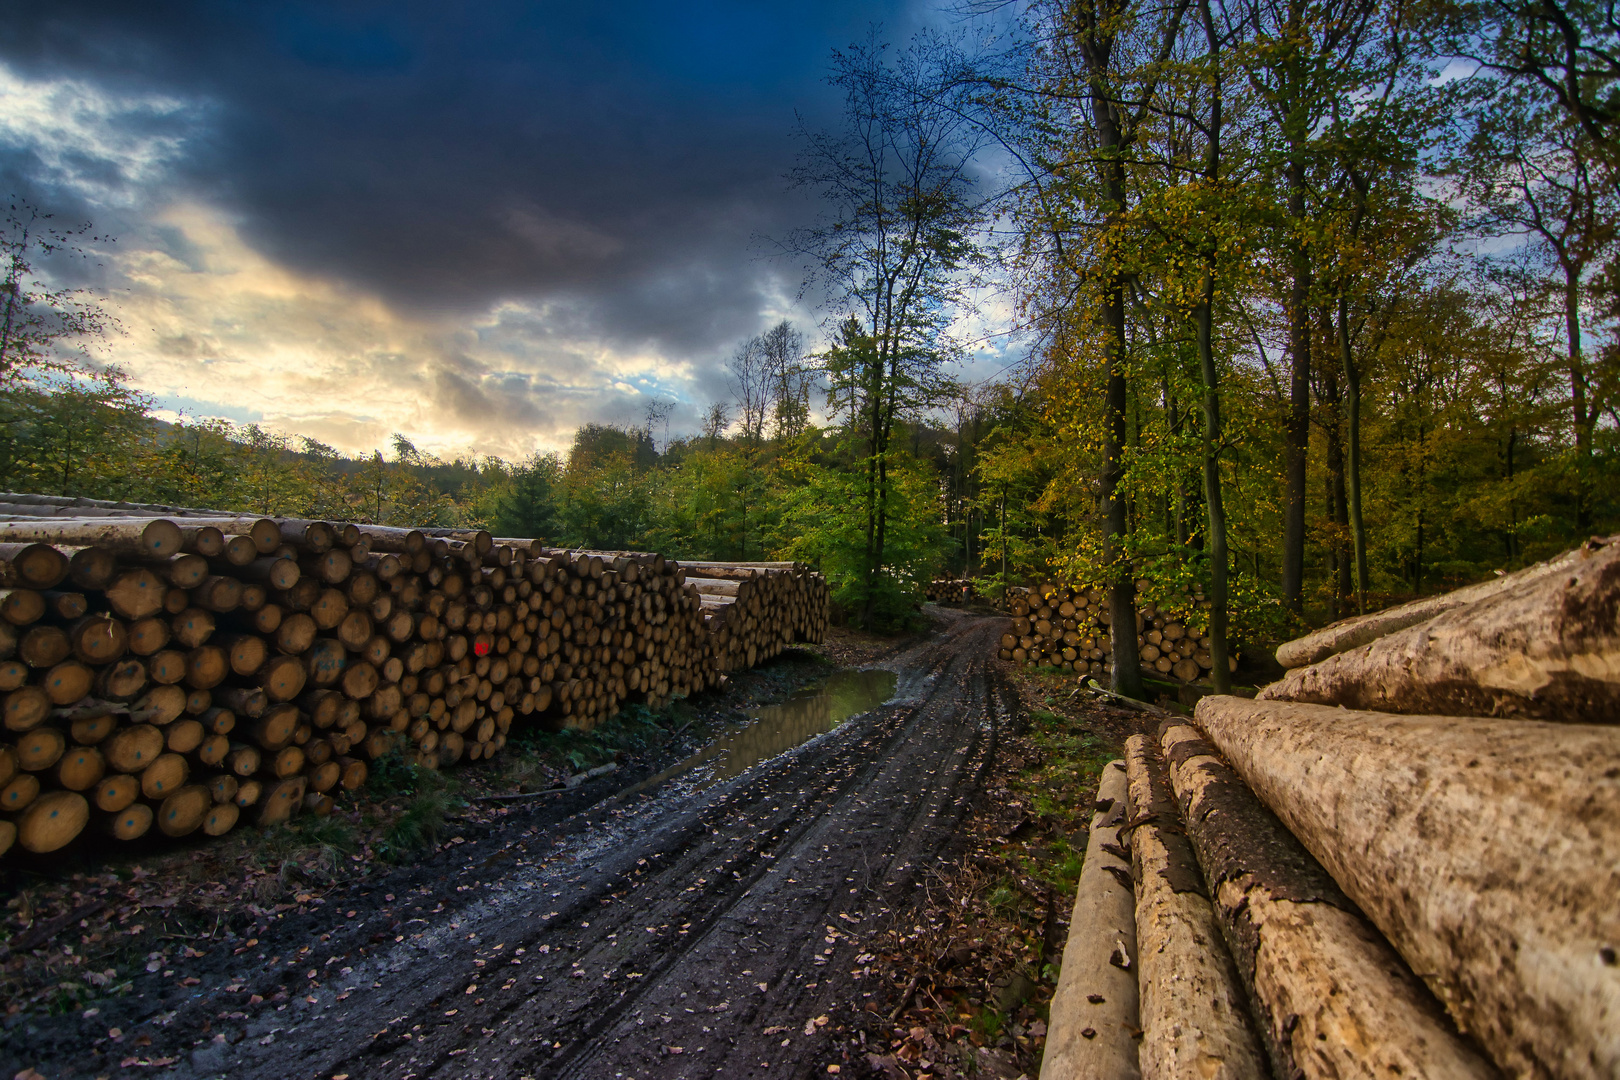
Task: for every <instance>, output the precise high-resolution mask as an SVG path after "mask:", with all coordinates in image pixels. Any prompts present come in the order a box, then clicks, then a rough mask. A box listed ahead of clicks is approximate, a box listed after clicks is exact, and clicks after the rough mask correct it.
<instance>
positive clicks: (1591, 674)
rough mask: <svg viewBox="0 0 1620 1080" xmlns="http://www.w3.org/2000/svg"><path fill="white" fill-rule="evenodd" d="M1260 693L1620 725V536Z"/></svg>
mask: <svg viewBox="0 0 1620 1080" xmlns="http://www.w3.org/2000/svg"><path fill="white" fill-rule="evenodd" d="M1554 562H1555V563H1556V564H1557V569H1556V571H1555V572H1541V573H1537V574H1533V575H1529V576H1526V577H1524V578H1522V579H1520V580H1519V581H1518V582H1517V583H1515V584H1513V585H1511V586H1509V587H1505V588H1501V589H1498V590H1496V591H1495V592H1493V593H1491V594H1489V595H1487V596H1485V597H1484V598H1483V599H1477V600H1475V601H1473V602H1472V603H1469V604H1466V605H1463V606H1459V607H1454V608H1452V609H1450V610H1449V611H1446V612H1444V613H1443V614H1440V615H1437V616H1435V617H1434V618H1431V619H1429V620H1427V621H1426V622H1422V623H1419V624H1418V625H1416V626H1412V627H1408V628H1407V629H1405V630H1401V631H1398V632H1396V633H1393V634H1388V635H1386V636H1384V637H1381V638H1379V639H1378V640H1376V641H1374V642H1372V643H1371V644H1368V645H1363V646H1361V647H1359V648H1357V649H1354V650H1352V651H1350V652H1343V653H1339V654H1337V655H1335V656H1332V657H1329V658H1328V659H1326V660H1324V661H1322V662H1321V663H1318V664H1315V665H1313V666H1311V667H1308V668H1297V669H1295V670H1293V671H1291V672H1289V673H1288V675H1287V676H1285V677H1284V678H1283V679H1282V680H1280V681H1279V682H1276V683H1273V684H1272V685H1271V686H1269V687H1266V688H1265V689H1264V690H1262V691H1261V693H1260V695H1259V696H1260V697H1261V698H1262V699H1264V700H1272V701H1299V702H1312V703H1315V704H1320V705H1343V706H1345V707H1346V708H1351V709H1377V710H1382V711H1385V712H1397V713H1437V714H1438V713H1443V714H1447V715H1452V716H1516V717H1527V718H1532V719H1538V720H1557V721H1563V722H1568V723H1620V614H1617V613H1620V539H1616V540H1609V541H1602V540H1593V541H1591V542H1589V543H1587V544H1586V545H1583V546H1582V547H1581V548H1579V549H1578V550H1577V551H1576V552H1574V553H1572V554H1571V555H1570V556H1569V557H1568V558H1567V559H1566V560H1562V561H1560V560H1554Z"/></svg>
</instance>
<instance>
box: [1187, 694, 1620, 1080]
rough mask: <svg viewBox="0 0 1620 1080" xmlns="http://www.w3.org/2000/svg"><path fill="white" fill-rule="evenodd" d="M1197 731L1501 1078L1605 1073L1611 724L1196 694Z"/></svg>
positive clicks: (1609, 1019) (1614, 799)
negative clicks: (1402, 712) (1399, 712)
mask: <svg viewBox="0 0 1620 1080" xmlns="http://www.w3.org/2000/svg"><path fill="white" fill-rule="evenodd" d="M1196 719H1197V723H1198V725H1199V727H1201V728H1202V729H1203V730H1204V732H1205V733H1206V734H1207V735H1208V736H1209V738H1210V739H1211V741H1213V742H1214V743H1215V745H1216V746H1217V747H1218V748H1219V749H1220V751H1221V753H1222V754H1223V755H1224V756H1225V757H1226V759H1227V760H1228V761H1229V762H1230V763H1231V764H1232V766H1233V768H1235V769H1236V771H1237V772H1238V774H1239V775H1240V776H1242V777H1243V779H1244V780H1245V781H1246V782H1247V783H1248V785H1249V787H1250V788H1252V789H1253V791H1254V792H1255V794H1257V795H1258V796H1259V797H1260V798H1261V800H1262V801H1263V802H1265V803H1266V805H1267V806H1269V807H1270V808H1271V810H1272V811H1273V812H1275V813H1276V815H1277V816H1278V817H1279V818H1280V819H1281V820H1282V822H1283V824H1284V825H1286V826H1287V827H1288V828H1289V830H1290V831H1291V832H1292V833H1293V834H1294V835H1295V836H1296V837H1298V838H1299V840H1300V841H1301V842H1302V843H1303V844H1304V845H1305V847H1306V848H1308V849H1309V850H1310V852H1311V854H1313V855H1315V856H1316V858H1317V859H1318V860H1320V862H1321V863H1322V865H1323V867H1325V868H1326V869H1327V871H1328V872H1329V873H1330V874H1332V876H1333V879H1334V880H1335V881H1336V882H1338V884H1339V885H1340V887H1342V888H1343V889H1344V891H1345V893H1346V894H1347V895H1348V896H1349V897H1350V898H1351V899H1352V900H1354V901H1355V902H1356V903H1357V904H1358V905H1359V906H1360V907H1361V909H1362V910H1363V911H1364V912H1365V913H1366V915H1367V917H1368V918H1369V919H1371V920H1372V922H1373V923H1374V924H1375V925H1376V926H1377V927H1378V928H1379V929H1380V930H1382V931H1383V932H1384V934H1385V936H1386V937H1388V939H1389V941H1390V942H1391V944H1393V945H1394V946H1395V948H1396V949H1397V950H1398V951H1399V952H1400V953H1401V955H1402V956H1403V957H1404V958H1405V959H1406V961H1407V963H1408V964H1410V965H1411V967H1412V969H1413V970H1414V971H1416V972H1417V973H1418V974H1419V975H1420V976H1421V977H1422V978H1423V979H1424V981H1425V982H1427V983H1428V984H1429V987H1430V989H1431V990H1433V991H1434V993H1435V995H1436V996H1437V997H1438V998H1439V999H1440V1000H1441V1002H1442V1003H1443V1004H1444V1005H1445V1006H1446V1009H1447V1011H1448V1012H1450V1013H1451V1015H1452V1017H1453V1018H1454V1019H1455V1020H1456V1021H1457V1024H1458V1026H1459V1027H1460V1028H1461V1029H1462V1030H1463V1031H1464V1032H1465V1033H1467V1034H1471V1035H1473V1036H1474V1037H1475V1038H1476V1039H1477V1040H1478V1041H1479V1042H1480V1044H1481V1045H1482V1046H1483V1047H1484V1048H1485V1050H1486V1051H1487V1053H1489V1054H1490V1056H1491V1057H1492V1058H1493V1059H1494V1060H1495V1061H1496V1063H1497V1064H1498V1065H1499V1066H1500V1067H1501V1068H1502V1069H1503V1071H1504V1072H1506V1073H1508V1074H1510V1075H1518V1076H1531V1077H1561V1078H1564V1077H1567V1078H1574V1077H1582V1078H1591V1080H1597V1078H1599V1077H1613V1076H1616V1075H1620V959H1617V957H1616V952H1615V950H1616V948H1617V947H1620V904H1617V903H1616V897H1620V857H1617V855H1616V853H1617V852H1620V728H1616V727H1607V726H1596V725H1572V724H1548V723H1537V722H1533V721H1522V720H1495V719H1485V718H1480V719H1470V720H1468V721H1466V722H1464V723H1459V722H1458V721H1457V720H1455V719H1453V718H1450V717H1435V716H1392V715H1388V714H1381V713H1367V712H1354V711H1350V710H1346V709H1336V708H1328V707H1325V706H1320V705H1300V704H1292V703H1284V702H1257V701H1249V700H1245V699H1243V698H1232V697H1207V698H1204V699H1203V700H1202V701H1200V702H1199V703H1198V708H1197V713H1196Z"/></svg>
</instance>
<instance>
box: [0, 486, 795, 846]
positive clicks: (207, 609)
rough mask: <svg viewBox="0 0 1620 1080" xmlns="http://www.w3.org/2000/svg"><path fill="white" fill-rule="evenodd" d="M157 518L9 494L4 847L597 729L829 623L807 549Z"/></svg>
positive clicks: (228, 823)
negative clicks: (709, 548) (534, 732)
mask: <svg viewBox="0 0 1620 1080" xmlns="http://www.w3.org/2000/svg"><path fill="white" fill-rule="evenodd" d="M8 500H9V501H8ZM161 510H162V514H161V516H160V515H159V514H158V513H157V512H156V508H151V507H145V506H133V505H129V504H116V503H114V504H108V503H92V502H90V501H89V500H65V499H58V500H52V499H48V498H46V497H41V496H0V694H3V698H0V716H3V725H4V731H3V732H0V855H3V854H4V853H5V852H6V851H7V850H8V849H10V848H11V847H12V845H13V844H14V843H15V844H17V845H19V846H20V847H21V848H23V849H25V850H27V851H31V852H35V853H40V854H43V853H48V852H52V851H57V850H60V849H61V848H63V847H65V846H66V845H67V844H69V843H70V842H71V841H73V839H74V838H75V837H77V836H78V835H80V833H81V832H83V831H84V830H85V829H86V828H87V827H94V828H97V829H99V830H101V831H104V832H106V833H108V834H110V835H112V836H114V837H117V838H119V839H124V840H131V839H134V838H136V837H139V836H142V835H144V834H146V833H148V832H149V831H152V830H154V829H155V830H157V831H160V832H162V833H164V834H166V835H169V836H184V835H187V834H190V833H194V832H198V831H201V832H205V833H208V834H211V835H219V834H222V833H225V832H228V831H229V830H230V829H232V828H233V827H235V826H236V824H237V823H238V821H239V820H244V819H245V820H251V821H252V822H254V823H256V824H260V825H269V824H276V823H280V822H283V821H286V820H287V819H288V818H290V817H291V816H292V815H294V814H296V813H299V812H301V811H308V812H313V813H318V814H319V813H329V812H330V810H331V808H332V803H333V795H334V794H336V793H338V792H339V791H341V790H348V791H357V790H358V789H360V788H361V786H362V785H363V784H364V783H365V780H366V778H367V775H368V770H369V763H370V762H372V761H375V760H376V759H377V758H379V757H382V756H384V755H387V754H390V753H395V752H399V753H404V754H406V755H407V756H408V757H409V758H410V759H411V760H412V761H414V762H415V763H416V764H418V765H420V766H423V767H426V768H431V769H437V768H441V767H444V766H449V765H454V764H456V763H457V762H461V761H465V760H471V761H476V760H480V759H484V758H489V757H492V756H494V755H495V754H498V753H499V752H500V751H501V749H502V748H503V747H504V746H505V744H506V739H507V736H508V733H509V732H510V731H511V729H512V726H513V724H514V723H520V722H529V723H540V724H544V725H547V726H549V727H553V728H561V727H572V728H582V729H589V728H591V727H593V726H595V725H596V724H597V723H599V722H601V721H602V720H603V719H605V718H607V717H609V716H612V715H613V714H614V713H615V712H617V710H618V709H619V708H620V707H621V706H622V705H623V704H624V703H626V702H628V701H645V702H647V703H648V704H649V705H651V706H653V707H655V708H657V707H661V706H662V705H663V704H665V703H666V702H667V701H668V700H670V699H671V698H673V697H679V696H684V695H687V694H691V693H694V692H697V691H699V690H702V689H704V688H706V687H709V686H713V685H717V684H718V683H719V682H721V681H722V680H723V679H724V673H725V672H728V671H736V670H740V669H742V668H746V667H748V666H750V665H752V664H755V663H758V662H760V661H762V660H764V659H766V658H768V657H770V656H774V655H776V653H778V652H780V651H781V649H782V648H783V647H784V646H785V645H787V644H790V643H792V642H794V641H819V640H820V638H821V635H822V633H823V632H824V630H825V627H826V623H827V614H826V608H827V588H826V582H825V580H824V579H823V578H822V577H821V575H819V574H816V573H812V572H811V571H809V570H808V569H807V568H805V567H803V566H802V565H798V564H791V563H784V564H774V563H773V564H726V563H706V564H703V566H702V568H701V570H700V571H699V572H700V573H702V574H703V575H704V576H703V577H701V578H693V579H690V580H689V571H688V570H687V569H686V568H685V567H683V566H682V565H680V564H679V563H677V562H675V561H674V560H670V559H666V558H664V557H663V556H662V555H657V554H649V553H641V552H597V551H582V550H562V549H556V548H550V547H546V546H545V545H544V544H543V543H542V542H541V541H539V540H530V539H507V538H500V539H498V538H495V537H492V536H491V535H490V534H489V533H487V532H484V531H481V530H449V529H405V528H394V527H388V526H378V525H367V524H357V523H346V522H328V521H312V520H304V519H292V518H268V517H257V516H252V515H231V514H223V513H220V512H217V511H209V510H200V509H192V508H181V507H165V508H161Z"/></svg>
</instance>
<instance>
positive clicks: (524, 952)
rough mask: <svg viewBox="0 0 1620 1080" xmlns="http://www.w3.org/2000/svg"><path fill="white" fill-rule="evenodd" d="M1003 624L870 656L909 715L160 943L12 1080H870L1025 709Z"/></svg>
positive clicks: (609, 780) (537, 816)
mask: <svg viewBox="0 0 1620 1080" xmlns="http://www.w3.org/2000/svg"><path fill="white" fill-rule="evenodd" d="M1001 626H1002V623H1001V620H998V619H991V618H977V617H970V616H962V615H960V614H950V615H947V616H946V622H945V624H944V625H943V626H941V628H940V630H939V632H938V633H936V634H934V635H931V636H928V637H925V638H922V639H917V640H913V641H912V642H909V643H907V644H906V645H905V646H904V647H903V648H902V649H900V650H899V651H897V652H895V653H894V654H892V655H890V656H887V657H883V658H881V659H880V660H879V661H878V663H877V665H876V666H879V667H882V668H885V669H888V670H890V671H894V672H896V673H897V674H898V683H897V686H896V688H895V697H894V700H893V701H891V702H890V703H889V704H886V705H882V706H880V707H878V708H876V709H873V710H871V711H869V712H866V713H863V714H861V715H859V716H856V717H854V718H851V719H847V720H845V721H843V722H841V723H837V724H836V725H834V726H831V728H830V730H826V731H824V732H823V733H821V734H819V735H815V736H814V737H811V738H809V739H808V741H805V742H802V743H800V744H799V745H797V746H796V747H795V748H793V749H791V750H788V751H786V752H784V753H780V754H778V755H777V756H775V757H771V758H769V760H765V761H763V762H762V763H760V764H757V765H753V766H751V767H745V768H744V769H743V770H742V771H741V772H739V773H737V774H736V775H729V776H728V775H725V773H726V769H725V768H724V763H723V761H722V762H721V763H720V766H719V767H718V768H716V767H700V768H695V769H691V770H689V771H686V772H682V773H680V774H679V775H675V776H673V777H671V778H670V779H667V780H665V781H664V782H662V783H660V784H658V785H656V786H652V787H648V788H645V789H642V790H633V789H632V790H628V791H627V790H626V785H625V782H624V781H625V778H624V777H622V776H612V775H609V776H604V777H601V778H598V779H596V780H592V781H589V782H587V783H586V784H583V785H581V786H580V787H579V788H577V789H575V790H572V791H570V792H568V793H566V794H564V795H559V796H556V797H553V798H548V799H544V800H537V802H539V803H542V804H543V805H536V806H533V807H529V808H526V809H524V810H523V811H521V812H515V813H513V814H511V815H510V816H509V817H507V818H506V819H504V821H503V822H502V823H501V825H500V826H499V827H497V828H495V829H493V830H491V831H490V832H488V833H487V834H486V835H484V836H482V837H479V838H474V839H469V840H467V841H466V842H465V843H462V844H458V845H452V846H450V847H449V848H448V849H447V850H444V851H440V852H437V853H435V854H433V855H431V856H429V857H427V858H425V859H424V860H423V861H422V862H420V863H419V864H417V865H414V866H409V867H404V868H401V869H400V870H397V871H395V872H394V873H392V874H390V875H388V876H386V877H382V878H373V879H370V880H367V881H365V882H362V883H357V884H356V885H354V886H353V887H351V888H349V889H348V890H346V891H344V890H337V891H334V892H331V893H328V894H327V895H326V896H325V897H324V898H323V900H324V902H323V903H320V904H318V905H313V906H312V910H310V911H309V912H307V913H300V914H292V913H289V914H288V915H287V916H286V917H282V918H279V919H268V918H267V919H265V920H263V921H262V922H261V923H260V924H258V925H257V926H256V927H254V928H252V930H251V931H249V932H250V933H252V935H253V936H247V934H244V933H239V934H237V935H236V936H235V937H234V939H232V940H230V941H228V942H227V943H223V944H222V943H220V942H218V941H217V940H215V941H207V942H203V941H198V942H195V943H194V944H195V945H197V946H198V947H197V948H192V947H191V945H190V944H187V943H180V942H174V943H168V944H170V945H171V946H172V947H173V948H174V949H176V950H179V951H177V952H175V953H174V954H172V955H171V956H170V957H169V959H168V960H167V965H168V966H167V967H165V968H164V970H162V971H159V972H154V973H152V974H150V975H146V976H143V977H141V978H139V979H137V980H136V982H135V985H134V987H133V992H132V993H130V994H128V995H127V996H124V997H121V998H116V999H107V1000H106V1001H105V1002H104V1003H103V1004H102V1005H101V1006H100V1008H99V1010H94V1011H92V1012H91V1013H90V1014H89V1015H86V1014H82V1013H73V1014H70V1015H67V1016H62V1017H55V1018H33V1019H30V1020H28V1021H26V1022H24V1023H22V1024H18V1025H16V1026H15V1027H13V1028H12V1029H11V1030H9V1031H8V1032H7V1034H6V1036H5V1042H4V1045H3V1047H0V1075H7V1076H9V1075H12V1074H13V1073H15V1072H17V1071H19V1070H24V1069H30V1068H32V1069H37V1070H38V1075H41V1076H45V1077H49V1078H51V1080H55V1078H56V1077H69V1076H72V1077H77V1076H84V1077H96V1076H111V1075H121V1076H131V1075H142V1076H166V1077H192V1076H195V1077H212V1076H228V1077H232V1078H238V1077H240V1078H250V1077H251V1078H294V1077H325V1078H331V1077H347V1078H350V1080H360V1078H362V1077H389V1078H409V1077H428V1076H436V1077H457V1078H462V1077H466V1078H473V1077H490V1078H494V1077H512V1078H520V1077H526V1076H528V1077H541V1076H546V1077H553V1076H557V1077H563V1076H566V1077H614V1078H618V1077H648V1076H657V1077H696V1076H713V1075H725V1076H749V1075H773V1076H775V1075H788V1076H795V1075H796V1076H809V1075H826V1074H827V1073H828V1071H829V1069H828V1066H829V1065H839V1066H840V1068H841V1070H842V1071H843V1072H844V1073H845V1074H846V1075H851V1074H853V1075H859V1074H861V1073H865V1072H866V1071H868V1070H867V1068H866V1067H865V1064H864V1063H865V1062H866V1060H867V1058H866V1051H867V1047H866V1045H865V1038H866V1037H865V1034H864V1032H863V1030H862V1029H860V1028H859V1026H858V1025H857V1024H856V1023H855V1020H856V1019H857V1018H856V1017H855V1016H853V1015H851V1014H852V1013H853V1012H856V1011H858V1010H860V1009H861V1008H862V1006H861V1003H862V1002H863V1001H865V1000H868V999H871V998H873V997H874V996H876V997H877V998H879V999H881V998H882V996H883V995H882V992H881V989H880V988H879V987H878V986H877V985H875V983H876V980H875V979H874V978H873V976H872V972H871V965H872V961H873V956H872V953H871V952H870V951H869V948H868V945H869V943H870V944H872V945H874V946H875V938H876V936H877V935H878V933H879V930H880V927H882V926H885V925H887V924H888V923H889V922H892V919H893V916H894V913H895V912H898V911H902V910H904V909H906V908H908V907H910V906H912V905H914V904H915V903H916V902H917V901H918V899H919V897H920V896H921V890H922V885H923V883H924V881H925V879H926V877H927V875H928V874H929V873H931V872H932V870H933V869H934V868H935V867H936V866H938V865H940V864H941V863H942V861H944V860H946V859H948V858H952V857H954V855H955V854H956V853H955V852H954V849H953V844H955V843H956V839H957V833H958V826H959V825H960V823H961V821H962V819H963V817H964V816H965V815H966V814H967V812H968V810H969V807H970V804H971V803H972V801H973V800H974V797H975V796H977V795H980V794H981V793H982V788H983V782H984V779H985V777H986V775H987V770H988V769H989V767H990V764H991V762H992V761H993V759H994V756H995V753H996V747H997V739H998V733H1000V732H1001V731H1003V730H1005V729H1006V728H1007V727H1008V726H1009V725H1010V724H1011V723H1012V722H1013V720H1014V717H1015V716H1016V714H1017V712H1018V709H1019V704H1018V697H1017V692H1016V691H1015V689H1014V688H1013V687H1012V686H1011V684H1010V683H1009V682H1008V680H1007V677H1006V672H1005V669H1004V668H1003V666H1002V665H1000V664H999V663H998V662H997V661H995V660H994V659H993V656H994V641H995V639H996V637H997V636H998V635H999V633H1000V630H1001ZM750 753H754V751H750ZM745 756H746V755H745ZM187 953H196V954H197V955H195V956H187V955H185V954H187ZM872 1008H874V1009H875V1008H876V1006H875V1005H873V1006H872Z"/></svg>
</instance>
